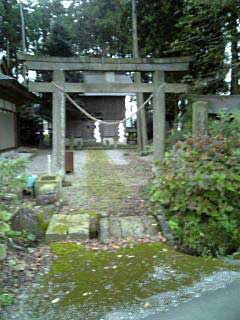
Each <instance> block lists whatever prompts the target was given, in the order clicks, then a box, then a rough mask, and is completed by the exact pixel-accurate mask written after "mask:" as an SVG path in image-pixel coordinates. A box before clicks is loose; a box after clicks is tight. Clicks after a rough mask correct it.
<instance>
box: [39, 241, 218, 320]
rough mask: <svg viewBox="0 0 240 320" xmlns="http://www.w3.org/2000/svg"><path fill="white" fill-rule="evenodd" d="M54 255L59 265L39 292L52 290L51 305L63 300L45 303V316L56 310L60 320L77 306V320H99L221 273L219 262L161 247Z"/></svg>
mask: <svg viewBox="0 0 240 320" xmlns="http://www.w3.org/2000/svg"><path fill="white" fill-rule="evenodd" d="M51 249H52V251H53V253H54V254H55V255H56V259H55V260H54V261H53V264H52V266H51V269H50V271H49V273H48V274H47V275H46V276H45V277H44V279H43V282H42V285H43V289H41V290H43V291H44V292H45V291H46V290H48V293H49V294H50V299H52V300H53V299H55V298H56V297H61V299H60V302H59V303H58V304H56V307H54V306H53V305H51V303H50V304H49V298H48V299H45V300H44V298H43V297H42V299H43V300H44V301H41V305H42V306H43V308H44V310H52V308H54V312H56V318H58V317H59V316H60V315H61V314H66V312H67V310H69V308H70V309H71V307H72V305H73V304H74V310H75V312H79V319H81V316H83V318H84V319H100V318H101V316H102V315H103V314H105V313H106V312H110V311H111V310H112V309H114V308H120V307H121V306H123V305H130V304H134V303H136V302H137V303H139V300H142V299H146V298H148V297H150V296H152V295H155V294H160V293H162V292H169V291H172V292H174V291H176V290H178V289H179V288H180V287H183V286H188V285H191V284H193V283H194V282H195V281H198V280H200V279H201V278H202V277H203V276H207V275H210V274H212V273H213V272H214V271H217V270H220V269H222V268H223V263H222V262H219V261H217V260H212V259H208V258H206V259H205V258H201V257H190V256H188V255H184V254H181V253H178V252H175V251H172V250H171V249H169V248H168V247H167V246H166V245H163V244H160V243H155V244H143V245H137V246H135V247H132V248H123V249H119V250H117V251H115V252H110V251H94V250H87V249H85V248H83V247H82V246H80V245H78V244H74V243H52V244H51ZM158 269H159V270H160V272H159V277H160V278H159V279H157V273H158ZM65 292H67V294H63V293H65ZM76 310H77V311H76ZM44 312H45V311H44ZM60 318H61V319H62V317H61V316H60Z"/></svg>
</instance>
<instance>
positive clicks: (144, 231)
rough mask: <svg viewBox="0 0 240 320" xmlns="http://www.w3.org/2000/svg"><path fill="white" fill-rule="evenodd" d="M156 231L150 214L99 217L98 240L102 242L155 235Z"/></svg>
mask: <svg viewBox="0 0 240 320" xmlns="http://www.w3.org/2000/svg"><path fill="white" fill-rule="evenodd" d="M158 232H159V228H158V224H157V222H156V220H155V218H154V217H152V216H150V215H145V216H125V217H106V218H102V219H100V241H101V242H102V243H108V242H110V241H111V240H116V239H119V240H120V239H127V238H133V239H141V238H144V237H146V236H147V235H148V236H156V235H157V234H158Z"/></svg>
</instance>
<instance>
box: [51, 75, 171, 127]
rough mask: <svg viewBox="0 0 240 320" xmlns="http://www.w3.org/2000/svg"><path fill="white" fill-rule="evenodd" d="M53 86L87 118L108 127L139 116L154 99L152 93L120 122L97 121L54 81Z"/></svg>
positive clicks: (160, 87) (162, 86)
mask: <svg viewBox="0 0 240 320" xmlns="http://www.w3.org/2000/svg"><path fill="white" fill-rule="evenodd" d="M52 84H53V85H54V86H55V87H56V88H58V89H59V90H60V91H62V92H63V93H64V96H65V97H66V98H67V99H68V100H69V101H70V102H71V103H72V104H73V105H74V106H75V107H76V108H77V109H78V110H79V111H81V112H82V113H83V114H84V115H85V116H86V117H87V118H89V119H90V120H92V121H94V122H99V123H102V124H106V125H119V124H120V123H124V122H126V121H127V120H129V119H131V118H132V117H133V116H134V115H135V114H137V113H138V112H139V111H140V110H141V109H143V108H144V107H145V105H146V104H147V103H148V102H149V101H150V100H151V99H152V97H153V96H154V93H152V94H151V95H150V97H149V98H148V99H147V100H146V101H145V102H144V103H143V104H142V105H141V106H140V107H139V108H138V109H137V110H136V111H135V112H134V113H132V114H131V116H129V117H126V118H124V119H123V120H120V121H104V120H101V119H97V118H95V117H94V116H92V115H91V114H90V113H88V112H87V111H86V110H84V109H83V108H82V107H81V106H79V105H78V104H77V102H76V101H74V100H73V99H72V98H71V97H70V96H69V94H68V93H67V92H65V90H64V89H63V88H62V87H61V86H59V85H58V84H56V83H55V82H54V81H52ZM164 86H165V84H164V83H163V84H162V85H161V86H159V88H158V89H157V92H158V91H159V90H160V89H162V88H164Z"/></svg>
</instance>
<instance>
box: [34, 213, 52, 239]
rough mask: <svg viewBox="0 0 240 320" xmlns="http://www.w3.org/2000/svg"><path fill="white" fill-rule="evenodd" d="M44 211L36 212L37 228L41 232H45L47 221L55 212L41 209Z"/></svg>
mask: <svg viewBox="0 0 240 320" xmlns="http://www.w3.org/2000/svg"><path fill="white" fill-rule="evenodd" d="M43 210H44V211H39V212H38V214H37V218H38V223H39V229H40V231H41V233H42V234H45V233H46V231H47V228H48V226H49V222H50V220H51V217H52V216H53V214H54V213H55V212H53V211H50V210H47V209H43Z"/></svg>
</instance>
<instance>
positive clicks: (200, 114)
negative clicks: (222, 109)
mask: <svg viewBox="0 0 240 320" xmlns="http://www.w3.org/2000/svg"><path fill="white" fill-rule="evenodd" d="M192 109H193V114H192V130H193V137H194V138H206V137H207V135H208V102H206V101H197V102H194V103H193V104H192Z"/></svg>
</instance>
